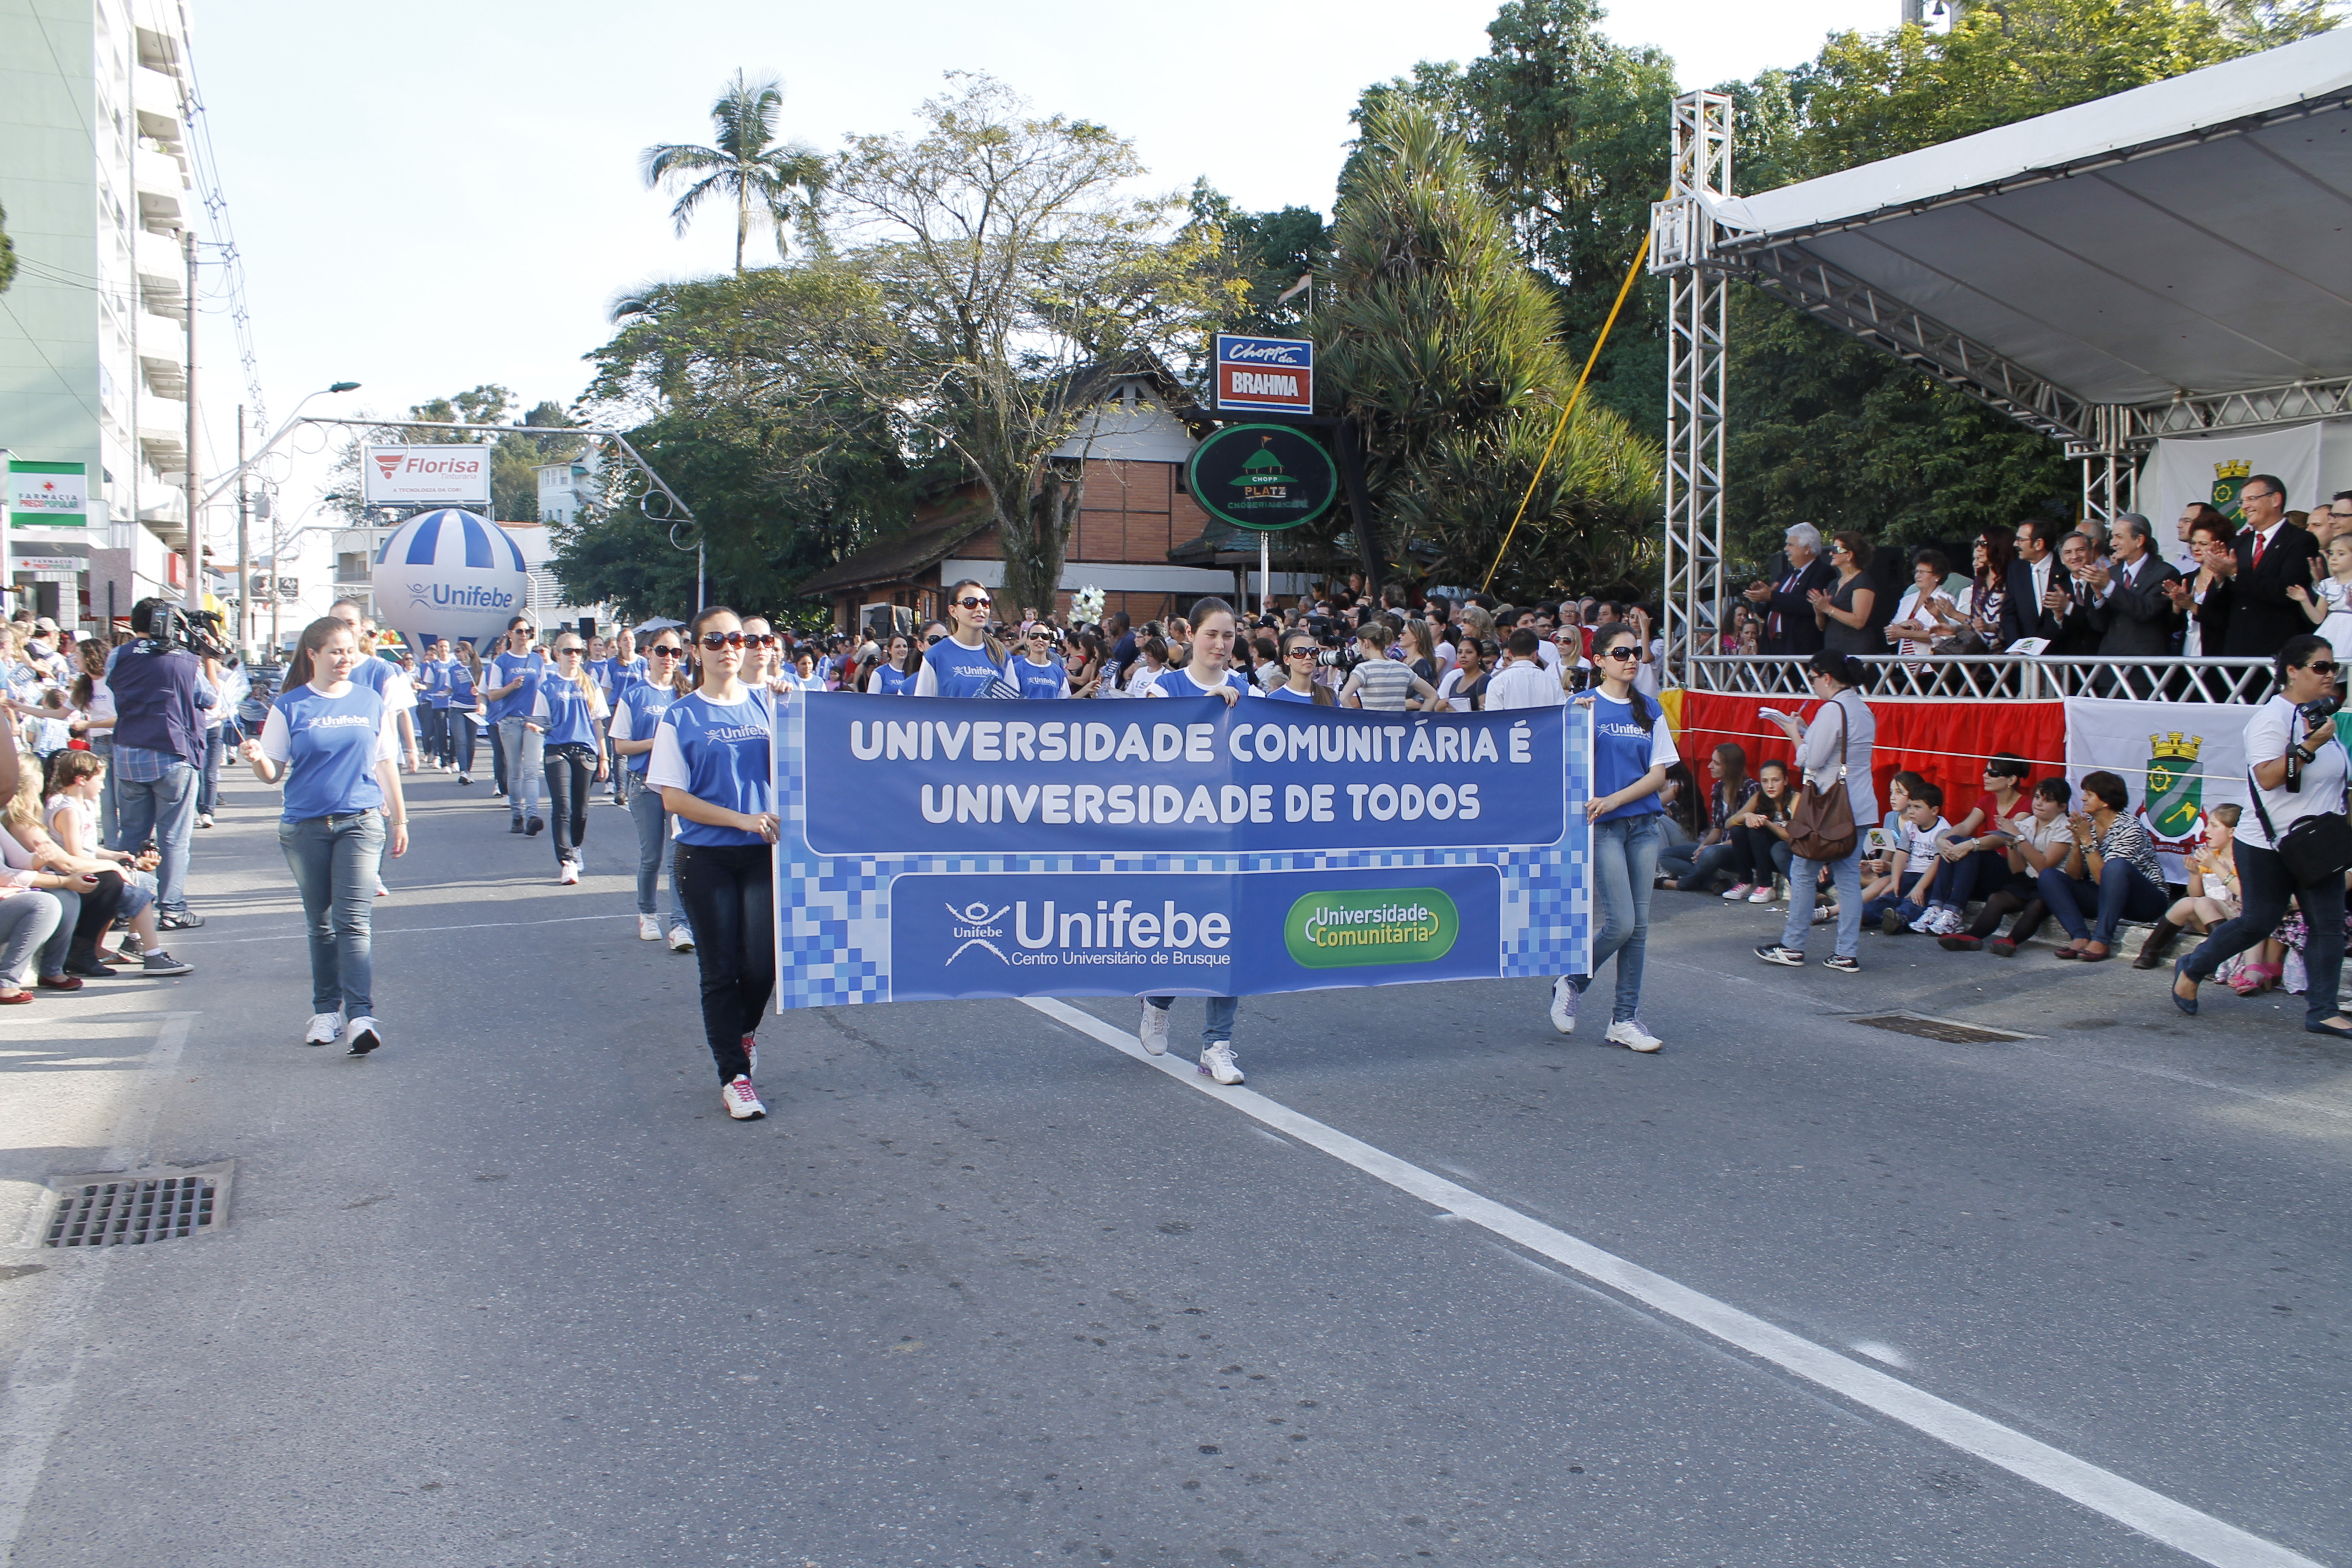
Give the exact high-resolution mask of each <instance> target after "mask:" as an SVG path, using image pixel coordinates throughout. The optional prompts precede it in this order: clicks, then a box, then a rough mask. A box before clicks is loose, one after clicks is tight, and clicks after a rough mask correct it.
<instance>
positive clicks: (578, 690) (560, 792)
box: [530, 632, 605, 888]
mask: <svg viewBox="0 0 2352 1568" xmlns="http://www.w3.org/2000/svg"><path fill="white" fill-rule="evenodd" d="M587 652H588V645H587V644H585V643H583V641H581V640H580V634H579V633H578V632H565V633H563V634H562V635H561V636H559V637H557V638H556V639H555V668H553V669H552V670H551V671H550V672H549V673H548V674H547V676H546V677H545V678H544V679H541V681H540V683H539V694H538V695H537V696H536V697H534V698H533V699H532V700H531V706H530V727H531V728H532V729H533V730H536V731H539V732H540V733H541V735H543V736H545V737H546V740H545V741H544V742H542V749H541V758H542V759H543V762H542V765H543V766H544V767H545V768H546V770H547V815H548V816H550V817H551V818H552V819H553V820H554V823H555V879H556V880H557V881H558V882H560V883H562V885H563V886H565V887H567V888H568V887H570V886H572V884H573V883H576V882H577V881H579V880H580V846H581V845H582V844H583V843H584V842H585V841H586V840H587V837H588V784H589V781H590V779H592V778H595V779H602V778H603V777H604V776H605V763H604V718H605V709H604V692H603V691H601V690H599V689H597V686H596V682H595V681H594V680H593V679H592V678H591V677H590V676H589V674H588V666H587V663H586V656H587Z"/></svg>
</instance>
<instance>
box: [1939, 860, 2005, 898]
mask: <svg viewBox="0 0 2352 1568" xmlns="http://www.w3.org/2000/svg"><path fill="white" fill-rule="evenodd" d="M1937 861H1938V862H1940V863H1939V864H1938V865H1937V868H1936V879H1935V881H1934V882H1932V883H1931V884H1929V886H1928V889H1927V901H1928V902H1929V903H1931V904H1944V905H1948V906H1949V907H1950V908H1952V909H1956V910H1964V909H1967V908H1968V907H1969V900H1971V899H1973V898H1975V897H1976V896H1977V889H1979V888H1980V887H1982V888H1998V887H2000V885H2001V884H2002V883H2004V882H2006V881H2008V880H2009V856H2008V855H2007V854H2005V853H2004V852H2003V851H2001V850H1999V849H1976V850H1971V851H1970V852H1969V853H1968V854H1966V855H1963V856H1961V857H1960V858H1958V859H1957V860H1946V859H1944V858H1943V857H1942V856H1940V855H1938V856H1937Z"/></svg>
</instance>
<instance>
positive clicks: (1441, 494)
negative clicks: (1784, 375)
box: [1318, 96, 1659, 591]
mask: <svg viewBox="0 0 2352 1568" xmlns="http://www.w3.org/2000/svg"><path fill="white" fill-rule="evenodd" d="M1486 189H1487V187H1486V181H1485V178H1484V172H1483V171H1482V170H1481V168H1480V167H1479V164H1478V163H1477V160H1476V159H1475V157H1474V156H1473V155H1472V154H1471V153H1470V151H1469V149H1468V147H1467V146H1466V145H1465V142H1464V141H1463V138H1462V137H1461V136H1460V135H1459V134H1458V133H1456V132H1453V131H1450V130H1448V129H1446V127H1445V125H1444V122H1443V121H1442V119H1441V117H1440V115H1439V114H1438V113H1436V112H1434V111H1433V110H1431V109H1430V108H1429V107H1428V106H1427V105H1426V104H1425V103H1423V102H1420V101H1417V100H1413V99H1411V98H1409V97H1403V96H1399V97H1395V98H1392V99H1390V100H1386V101H1381V102H1376V103H1374V104H1373V105H1372V106H1371V107H1370V109H1369V110H1367V113H1366V118H1365V124H1364V136H1363V141H1362V143H1361V145H1360V148H1359V151H1358V156H1357V159H1356V161H1355V162H1354V163H1353V165H1352V168H1351V177H1350V179H1349V183H1348V184H1347V186H1346V188H1345V189H1344V191H1343V192H1342V195H1341V197H1340V202H1339V217H1338V222H1337V224H1336V240H1337V249H1338V255H1337V258H1336V260H1335V261H1334V263H1333V266H1332V269H1331V276H1332V284H1333V298H1332V301H1331V303H1330V304H1329V306H1328V308H1327V314H1326V315H1325V317H1324V319H1323V321H1322V322H1321V323H1320V331H1318V337H1319V339H1320V340H1321V343H1322V346H1323V363H1324V366H1325V370H1324V376H1323V385H1324V386H1325V388H1326V390H1327V391H1328V394H1329V395H1330V397H1331V399H1332V401H1333V403H1334V404H1335V405H1336V407H1337V410H1338V411H1339V412H1340V413H1342V414H1347V415H1350V416H1354V417H1355V418H1356V420H1357V421H1358V422H1359V424H1360V426H1362V427H1363V429H1364V430H1365V432H1366V438H1367V443H1368V446H1369V448H1370V458H1369V463H1368V468H1369V473H1368V481H1369V486H1370V490H1371V500H1372V509H1373V511H1374V514H1375V517H1376V518H1377V519H1379V521H1380V523H1381V529H1380V530H1379V535H1378V538H1377V539H1376V540H1368V541H1367V542H1368V544H1369V545H1370V546H1371V547H1373V548H1377V549H1379V550H1380V551H1381V553H1382V555H1384V556H1393V557H1396V558H1399V559H1402V558H1403V557H1405V556H1406V555H1407V554H1408V553H1409V551H1408V549H1407V541H1408V540H1410V541H1411V542H1412V544H1413V545H1417V546H1420V547H1421V548H1422V549H1423V551H1426V550H1429V549H1432V548H1433V549H1435V550H1436V551H1437V552H1438V559H1437V561H1436V563H1434V566H1433V571H1434V573H1435V574H1436V575H1438V576H1439V577H1441V578H1444V579H1446V580H1454V581H1458V580H1462V579H1465V578H1466V579H1470V580H1475V581H1483V580H1484V579H1485V577H1486V571H1487V567H1488V565H1489V563H1491V561H1492V560H1493V557H1494V553H1495V552H1496V549H1497V548H1499V547H1500V545H1501V543H1502V541H1503V538H1504V534H1505V531H1507V529H1508V528H1509V526H1510V522H1511V519H1512V517H1513V516H1514V515H1515V514H1516V513H1517V510H1518V508H1519V504H1520V500H1521V498H1522V497H1523V496H1525V495H1526V494H1527V492H1528V485H1529V482H1530V481H1531V480H1532V479H1534V476H1535V471H1536V465H1537V461H1538V458H1539V457H1540V455H1541V453H1542V451H1543V448H1544V446H1545V444H1546V442H1547V441H1548V440H1549V437H1550V434H1551V431H1552V429H1553V428H1554V426H1556V424H1557V423H1558V420H1559V409H1560V408H1561V406H1562V405H1563V403H1564V402H1565V400H1566V399H1567V397H1568V396H1569V395H1570V391H1571V389H1572V388H1573V386H1574V384H1575V381H1576V374H1577V369H1578V367H1577V366H1576V365H1575V364H1574V363H1572V362H1571V360H1570V357H1569V355H1568V353H1567V352H1566V351H1565V349H1564V348H1563V346H1562V344H1561V343H1560V342H1559V335H1558V329H1559V323H1558V317H1557V315H1556V312H1555V310H1554V299H1553V293H1552V290H1551V289H1550V288H1549V286H1548V285H1547V284H1546V282H1545V281H1544V280H1543V279H1540V278H1538V276H1537V275H1536V274H1535V273H1534V272H1533V271H1531V270H1530V269H1529V268H1528V267H1527V265H1526V264H1525V262H1524V261H1523V260H1522V258H1521V255H1520V251H1519V249H1518V247H1517V244H1516V242H1515V239H1514V237H1513V235H1512V233H1511V231H1510V229H1509V228H1508V226H1507V225H1506V224H1505V222H1504V219H1503V216H1502V213H1501V211H1500V210H1499V208H1498V206H1497V205H1496V203H1495V202H1494V201H1493V200H1492V199H1491V198H1490V197H1489V196H1488V195H1487V194H1486ZM1555 462H1556V463H1557V464H1559V467H1558V468H1557V470H1556V471H1555V472H1553V473H1551V474H1549V475H1548V476H1547V478H1546V479H1545V481H1544V483H1543V485H1542V487H1541V488H1539V489H1538V490H1537V491H1536V494H1535V496H1534V497H1533V499H1532V500H1531V501H1530V502H1529V505H1528V522H1527V523H1526V524H1524V525H1523V526H1522V529H1521V531H1520V532H1519V534H1518V535H1517V537H1516V538H1515V539H1514V540H1513V541H1512V546H1511V552H1510V557H1509V559H1508V561H1507V562H1506V563H1505V565H1506V568H1507V575H1506V576H1505V577H1503V578H1500V579H1498V582H1500V583H1501V584H1503V585H1504V586H1505V587H1506V588H1507V589H1510V590H1515V591H1516V590H1517V589H1522V588H1525V587H1530V586H1540V585H1548V584H1550V583H1551V582H1552V581H1554V580H1555V579H1556V578H1559V577H1560V576H1562V575H1564V574H1580V573H1592V572H1605V571H1609V570H1613V569H1615V568H1616V567H1618V566H1619V565H1621V564H1622V563H1624V562H1625V561H1626V560H1627V558H1628V557H1630V556H1631V555H1632V554H1633V552H1635V550H1636V549H1637V538H1638V531H1639V530H1640V528H1641V526H1642V524H1643V521H1646V520H1647V518H1648V517H1650V516H1651V515H1652V514H1653V513H1654V498H1655V492H1656V482H1657V481H1656V477H1655V476H1656V472H1657V468H1658V464H1659V454H1658V451H1657V449H1656V448H1655V447H1652V446H1650V445H1649V444H1647V443H1645V442H1643V441H1642V440H1641V439H1640V438H1639V437H1635V436H1634V435H1633V433H1632V431H1631V430H1630V429H1629V428H1628V427H1627V426H1625V424H1624V422H1623V420H1622V418H1620V417H1619V416H1616V415H1614V414H1613V413H1612V412H1611V411H1609V410H1607V409H1605V408H1601V407H1598V406H1593V407H1588V408H1585V409H1582V410H1580V412H1579V413H1578V415H1577V416H1576V418H1575V419H1574V421H1573V422H1572V423H1571V426H1570V430H1569V432H1568V434H1567V435H1566V436H1565V437H1563V439H1562V443H1561V449H1560V452H1559V455H1558V456H1557V457H1556V458H1555ZM1372 532H1373V531H1372V530H1370V529H1366V528H1363V527H1361V526H1360V527H1359V533H1360V536H1364V535H1369V534H1370V533H1372ZM1368 564H1370V563H1368Z"/></svg>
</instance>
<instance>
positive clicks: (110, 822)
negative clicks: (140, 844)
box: [89, 730, 122, 849]
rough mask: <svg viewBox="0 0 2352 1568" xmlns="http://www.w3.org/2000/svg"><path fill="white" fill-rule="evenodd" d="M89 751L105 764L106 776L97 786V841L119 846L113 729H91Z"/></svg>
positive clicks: (119, 811)
mask: <svg viewBox="0 0 2352 1568" xmlns="http://www.w3.org/2000/svg"><path fill="white" fill-rule="evenodd" d="M89 753H90V755H91V756H94V757H96V758H97V759H98V760H99V761H100V762H101V763H105V764H106V777H105V779H104V780H103V781H102V782H100V784H99V786H98V841H99V842H100V844H103V845H105V846H106V847H108V848H110V849H116V848H120V847H121V844H120V842H119V841H118V839H117V835H118V834H119V833H120V832H121V828H122V796H121V794H120V793H119V792H118V791H117V789H116V788H115V784H114V731H111V730H92V731H90V732H89Z"/></svg>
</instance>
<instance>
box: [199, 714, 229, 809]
mask: <svg viewBox="0 0 2352 1568" xmlns="http://www.w3.org/2000/svg"><path fill="white" fill-rule="evenodd" d="M227 752H228V726H227V725H226V724H215V725H213V726H212V727H211V728H210V729H208V730H206V731H205V771H204V773H203V774H202V776H200V777H199V778H198V779H197V780H196V815H197V816H211V815H212V814H213V812H214V810H215V808H216V807H218V806H219V805H220V771H221V758H222V757H223V756H225V755H226V754H227Z"/></svg>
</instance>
